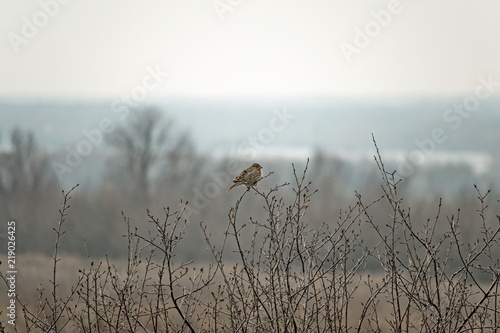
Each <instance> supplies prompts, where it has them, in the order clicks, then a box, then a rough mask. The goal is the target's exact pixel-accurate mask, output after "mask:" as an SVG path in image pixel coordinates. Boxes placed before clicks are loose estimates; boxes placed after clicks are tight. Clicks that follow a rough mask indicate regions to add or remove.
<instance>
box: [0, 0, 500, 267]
mask: <svg viewBox="0 0 500 333" xmlns="http://www.w3.org/2000/svg"><path fill="white" fill-rule="evenodd" d="M62 2H63V1H61V3H60V2H58V1H56V0H41V1H22V2H19V1H14V0H7V1H2V2H1V3H0V30H1V31H0V34H1V35H2V36H3V38H1V39H0V59H1V61H0V148H1V152H0V168H1V169H0V177H1V178H0V195H1V196H2V198H1V202H2V205H1V206H0V219H1V220H2V221H7V219H14V220H16V221H17V222H18V226H19V227H18V228H19V245H18V249H19V250H20V251H24V252H28V251H42V252H47V253H50V250H51V248H52V243H53V242H52V236H53V235H52V234H53V232H52V230H51V228H52V227H53V225H54V223H56V222H57V208H58V205H59V202H60V189H61V188H62V189H68V188H70V187H71V186H73V185H75V184H77V183H80V184H81V186H80V188H79V189H78V190H77V191H76V192H75V196H74V199H73V200H74V202H73V205H72V206H73V207H72V212H71V223H69V224H68V228H69V229H70V230H68V235H70V236H67V238H66V240H67V241H66V244H64V247H63V248H64V249H65V250H66V251H69V252H73V253H78V254H83V253H84V252H85V250H84V246H83V239H85V241H86V242H87V250H86V251H89V252H90V254H92V255H96V256H102V255H104V254H111V255H116V256H119V255H120V253H122V252H121V251H122V249H123V240H122V239H120V237H119V235H120V234H122V233H124V224H123V219H122V217H121V211H124V213H125V214H126V215H128V216H131V217H132V220H133V223H135V224H137V225H139V226H141V227H145V226H147V223H146V220H147V218H145V214H144V212H145V209H146V208H151V209H152V210H154V211H155V212H157V213H158V214H161V207H163V206H172V207H177V205H178V204H179V202H180V200H181V199H183V200H184V201H186V200H189V202H190V203H191V204H190V209H191V214H190V217H189V218H190V221H194V222H196V223H192V224H191V225H192V228H193V231H192V233H191V234H190V235H191V236H190V237H192V241H197V242H199V241H201V242H203V239H202V235H201V233H200V232H199V230H198V229H199V228H198V227H197V223H198V222H199V221H204V222H206V223H207V224H208V225H210V226H212V227H213V230H214V231H213V233H214V235H220V234H221V232H222V231H223V230H224V228H225V225H226V220H227V212H228V209H229V207H230V206H231V205H232V204H233V203H234V201H235V200H236V198H237V197H238V195H239V194H240V193H241V191H243V189H237V190H235V191H234V192H231V193H229V194H228V193H226V191H225V188H226V187H228V186H229V184H230V179H232V177H234V176H235V175H236V174H237V173H238V172H239V171H241V170H242V169H243V168H245V167H247V166H248V165H249V164H250V163H252V162H253V161H258V162H259V163H261V164H262V165H263V166H264V171H265V172H266V173H267V172H270V171H274V172H275V174H273V175H272V176H271V177H269V178H268V179H266V180H265V181H263V182H262V185H261V186H262V187H263V188H266V187H269V186H272V185H275V184H277V183H279V182H285V181H288V182H289V181H291V180H292V179H293V178H292V177H291V165H290V162H295V163H296V165H297V166H299V168H301V167H303V166H304V165H305V161H306V159H307V158H310V161H311V162H310V169H309V178H310V180H311V181H312V182H313V184H315V187H316V188H318V189H319V192H318V194H317V198H318V199H317V200H316V202H314V206H313V207H312V208H311V209H312V211H313V213H312V216H311V219H312V221H313V222H315V223H316V222H317V223H319V222H321V221H325V220H330V219H336V218H337V216H338V211H339V210H340V209H341V208H342V207H346V205H348V204H349V203H351V201H352V200H353V199H354V191H355V190H357V191H359V192H361V193H366V195H367V196H368V197H373V198H376V197H377V196H378V195H379V194H380V193H381V190H380V181H379V176H378V174H377V169H376V164H375V163H374V161H373V155H374V152H375V151H374V146H373V142H372V134H373V135H374V136H375V138H376V139H377V143H378V146H379V148H380V150H381V152H382V156H383V157H384V158H385V159H386V162H387V164H388V166H389V168H390V169H391V170H396V171H397V172H398V173H397V174H398V176H399V177H400V178H402V179H403V182H402V185H401V186H402V187H403V188H402V190H403V194H405V195H407V196H408V203H409V204H410V203H411V204H414V205H415V206H417V207H420V209H417V216H416V219H418V218H422V220H425V219H426V218H429V217H430V216H433V214H435V210H436V207H437V203H438V199H439V197H442V196H443V197H445V204H446V209H448V211H449V212H450V213H451V212H452V211H455V210H456V209H457V207H462V208H470V212H471V213H470V214H471V215H472V214H474V209H475V206H474V205H475V197H476V196H477V193H475V192H474V191H475V190H474V188H473V184H477V185H478V186H479V187H480V189H481V190H482V191H484V192H486V190H488V189H490V188H491V189H492V190H493V193H494V194H495V195H496V193H498V191H497V188H498V185H499V180H498V179H499V172H498V167H499V165H500V159H499V156H500V155H499V153H500V143H499V142H500V131H498V128H499V125H500V60H499V59H500V43H499V42H498V36H499V35H500V21H499V20H498V13H500V3H499V2H497V1H493V0H491V1H481V2H480V3H477V2H472V1H439V2H429V1H416V0H414V1H405V0H402V1H356V2H347V1H320V0H315V1H309V2H304V1H286V2H282V1H245V0H241V1H234V0H233V1H228V0H221V1H189V2H186V1H183V2H181V1H164V0H163V1H148V2H147V3H140V2H136V1H113V0H111V1H106V2H101V1H84V2H81V1H67V3H62ZM346 50H348V51H346ZM346 52H347V53H346ZM283 115H287V117H288V118H287V117H285V118H283ZM103 123H104V124H105V126H104V128H105V129H107V130H103V127H102V126H103V125H102V124H103ZM85 133H87V135H86V134H85ZM89 133H91V134H89ZM99 133H101V134H102V136H100V134H99ZM88 135H90V138H89V136H88ZM92 135H93V136H92ZM92 140H94V141H93V142H92ZM78 149H80V155H81V156H80V159H78V158H76V159H73V160H72V159H71V157H68V154H70V155H71V154H73V153H71V152H74V151H77V152H78ZM85 149H87V150H85ZM72 156H73V155H72ZM68 158H69V161H70V162H73V164H72V165H71V166H69V163H68ZM73 158H74V156H73ZM231 162H232V165H230V163H231ZM61 167H63V168H64V167H66V168H67V169H64V170H65V171H62V170H63V169H61ZM214 184H215V185H214ZM236 192H238V193H236ZM200 193H201V194H200ZM495 198H496V197H495ZM495 203H496V200H493V203H492V205H494V204H495ZM496 204H497V203H496ZM248 205H249V206H247V207H246V209H247V212H248V214H250V213H253V214H255V215H259V212H255V208H252V207H260V206H261V203H259V202H251V201H249V204H248ZM252 205H253V206H252ZM495 207H496V206H495ZM380 216H381V218H382V219H383V216H386V214H385V215H384V213H383V211H381V212H380ZM466 217H467V216H466ZM3 225H4V226H6V224H3ZM470 228H471V230H473V229H474V227H473V226H471V227H470ZM219 229H220V230H219ZM70 231H71V232H70ZM189 250H190V251H191V252H189ZM186 256H187V257H190V258H191V257H196V256H201V255H200V253H199V252H197V251H196V250H195V249H193V248H191V249H186Z"/></svg>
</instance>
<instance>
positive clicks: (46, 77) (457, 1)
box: [0, 0, 500, 98]
mask: <svg viewBox="0 0 500 333" xmlns="http://www.w3.org/2000/svg"><path fill="white" fill-rule="evenodd" d="M216 6H217V8H216ZM388 13H389V16H390V17H389V16H388V15H387V14H388ZM499 18H500V1H496V0H482V1H471V0H440V1H424V0H400V1H395V0H389V1H378V0H374V1H366V0H359V1H346V0H311V1H303V0H287V1H275V0H251V1H250V0H215V1H214V0H190V1H186V0H178V1H172V0H151V1H142V2H140V1H130V0H108V1H102V0H85V1H76V0H72V1H70V0H64V1H63V0H40V1H31V0H30V1H28V0H24V1H18V0H2V1H1V2H0V34H1V35H2V38H0V59H1V61H0V97H11V96H17V97H23V96H30V97H56V98H57V97H65V98H89V97H90V98H93V97H108V98H115V97H116V96H119V95H121V94H127V93H131V92H132V91H133V89H134V88H137V87H141V86H142V87H143V88H144V87H146V88H147V89H146V90H144V89H143V90H142V91H143V92H144V91H146V93H147V95H148V97H163V96H169V95H182V96H193V97H196V96H215V97H226V96H237V95H247V96H248V95H285V96H287V95H295V96H296V95H332V96H346V95H349V96H352V95H361V96H363V95H414V94H430V95H436V94H464V93H465V94H467V93H471V92H473V89H474V87H475V86H476V85H477V78H478V77H479V76H487V75H492V76H493V78H494V79H495V80H496V81H500V39H499V36H500V19H499ZM359 31H364V32H363V34H367V35H366V36H364V35H360V33H359ZM346 50H348V52H347V51H346ZM346 52H347V53H346ZM155 70H156V71H160V72H162V73H163V72H168V73H169V76H168V77H164V76H163V74H161V76H160V80H159V81H155V80H154V78H153V77H151V75H152V74H151V71H153V72H154V71H155ZM148 75H149V76H148ZM157 83H158V84H157ZM499 90H500V89H499ZM497 91H498V90H497ZM135 92H136V93H140V89H139V90H137V89H136V91H135Z"/></svg>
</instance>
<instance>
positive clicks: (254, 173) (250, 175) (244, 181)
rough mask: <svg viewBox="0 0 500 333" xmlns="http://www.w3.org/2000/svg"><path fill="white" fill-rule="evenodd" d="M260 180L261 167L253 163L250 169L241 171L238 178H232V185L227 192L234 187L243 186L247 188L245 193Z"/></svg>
mask: <svg viewBox="0 0 500 333" xmlns="http://www.w3.org/2000/svg"><path fill="white" fill-rule="evenodd" d="M261 178H262V167H261V166H260V165H259V163H254V164H252V165H251V166H250V167H248V168H246V169H245V170H243V171H242V172H241V173H240V174H239V176H238V177H236V178H234V180H233V183H234V184H233V185H232V186H231V187H230V188H228V189H227V190H228V191H231V190H232V189H233V188H234V187H236V186H238V185H245V186H246V187H247V191H249V190H250V187H252V186H254V185H255V184H257V182H258V181H259V180H260V179H261Z"/></svg>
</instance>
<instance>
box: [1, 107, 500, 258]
mask: <svg viewBox="0 0 500 333" xmlns="http://www.w3.org/2000/svg"><path fill="white" fill-rule="evenodd" d="M126 120H127V121H126V122H125V123H124V124H123V125H121V126H116V127H114V128H113V129H112V130H109V131H102V138H98V137H97V136H96V137H95V138H94V139H95V141H94V143H93V144H94V146H93V150H92V153H91V154H90V153H89V154H88V155H85V154H81V156H80V157H81V159H82V160H81V161H78V160H77V159H76V160H74V161H73V162H74V163H75V164H74V165H73V166H72V172H73V173H74V174H78V173H82V174H87V175H91V176H92V177H93V180H94V181H95V180H98V181H97V185H93V186H88V184H86V181H87V180H88V178H85V179H81V181H78V180H77V181H76V182H78V183H81V184H80V186H79V187H78V189H77V190H75V191H74V192H73V194H72V196H73V199H72V207H71V210H72V214H71V216H70V217H69V218H68V221H67V223H66V224H65V228H66V230H65V232H66V234H65V236H64V237H63V238H62V239H61V251H63V252H67V253H72V254H78V255H90V256H93V257H94V256H96V257H102V256H104V255H108V256H111V257H120V256H123V255H124V253H126V251H124V249H126V246H127V242H126V238H124V237H120V236H121V235H126V234H127V224H126V223H125V219H124V217H123V215H125V216H127V217H128V218H129V219H130V225H131V226H132V227H133V228H138V230H140V231H141V232H148V231H150V228H153V227H152V224H151V223H147V220H145V216H147V215H146V210H149V211H150V212H152V213H153V214H155V215H160V214H161V213H162V211H163V208H164V207H167V206H170V207H175V206H178V205H180V204H181V202H182V203H183V204H186V210H185V212H184V215H183V216H184V218H187V219H188V221H189V223H188V224H187V226H186V228H187V232H186V234H185V236H184V238H185V241H184V242H183V244H182V246H181V247H180V248H179V251H178V255H179V256H183V257H184V259H191V258H197V259H203V258H205V257H206V258H209V257H210V254H209V253H208V252H206V251H204V250H203V249H204V247H203V248H202V249H200V248H199V247H198V246H193V244H204V239H205V238H204V235H203V232H202V230H201V229H200V226H199V223H200V222H203V223H204V224H205V225H207V226H210V230H211V232H212V234H213V236H214V237H215V241H216V239H217V237H220V241H222V234H223V233H224V231H225V230H226V227H227V225H228V211H229V209H230V207H231V206H232V205H234V202H235V200H236V199H237V197H238V196H239V194H240V193H239V191H243V189H236V190H235V191H233V192H230V193H227V191H226V188H227V187H228V186H229V185H230V183H231V180H232V178H233V177H234V176H235V175H236V174H237V173H238V172H239V171H238V170H242V169H244V168H246V167H247V166H248V165H249V164H251V163H252V162H255V161H250V160H245V159H241V160H234V158H230V159H220V158H215V157H213V156H211V155H210V152H207V153H205V152H200V151H197V149H196V147H195V146H194V144H193V142H192V141H191V139H190V136H189V133H188V132H186V131H183V130H180V129H178V128H177V126H176V124H175V121H174V120H173V119H170V118H166V117H165V116H163V113H161V112H159V111H158V110H156V109H153V108H149V109H145V110H138V111H134V112H131V114H130V115H129V116H128V117H127V119H126ZM89 135H92V133H90V134H89ZM87 140H89V141H91V140H92V137H89V138H87ZM82 142H83V141H82ZM8 146H9V148H8V149H6V150H4V151H2V152H0V220H1V221H8V220H15V221H16V225H17V228H18V230H17V239H18V244H17V249H18V251H19V252H20V253H26V252H42V253H45V254H51V253H52V251H53V238H54V231H53V228H54V226H55V225H56V224H57V220H58V214H59V212H58V210H57V207H58V206H59V205H60V198H61V195H60V194H61V189H62V188H61V183H60V177H59V176H60V175H61V174H60V173H59V174H58V170H59V171H61V170H62V169H60V168H61V165H58V164H57V163H60V164H63V162H65V158H66V156H67V154H68V152H70V151H72V150H74V151H76V153H79V152H80V153H82V152H83V153H85V145H84V144H81V146H80V150H79V151H78V150H77V148H78V146H75V147H70V149H67V148H66V149H62V152H49V151H47V150H46V149H43V148H41V147H38V146H37V144H36V139H35V138H34V136H33V135H32V134H31V133H29V132H26V131H24V130H23V129H21V128H16V129H13V130H12V131H11V132H10V138H9V142H8ZM62 146H64V147H69V146H67V145H65V144H64V143H62ZM87 148H88V147H87ZM87 151H88V150H87ZM99 153H103V154H104V158H103V159H102V160H103V163H101V164H99V163H89V161H94V160H96V157H95V156H93V155H94V154H99ZM259 162H260V163H261V164H262V165H263V166H264V171H265V174H267V173H270V172H272V174H271V175H269V177H267V178H266V179H264V180H263V181H261V182H260V183H259V188H262V189H265V188H270V187H272V186H275V185H277V184H283V183H287V182H292V180H293V170H292V169H291V167H290V161H283V160H265V161H260V160H259ZM305 162H306V161H295V165H296V166H297V167H298V168H300V167H302V166H304V165H305ZM58 168H59V169H58ZM387 169H388V170H391V166H390V165H388V166H387ZM83 170H85V172H82V171H83ZM471 174H472V173H471V170H469V169H466V168H460V167H454V168H450V165H443V166H442V167H440V168H435V169H434V170H432V172H429V170H428V169H424V168H421V169H418V170H417V171H416V172H415V174H414V175H413V176H412V177H408V178H407V179H405V180H404V181H402V182H400V183H399V184H398V189H399V191H400V193H401V196H402V197H404V198H405V200H406V202H405V204H408V206H411V207H412V212H411V214H412V218H413V219H414V221H418V222H416V224H415V225H417V226H418V225H419V224H418V223H420V224H422V225H423V224H424V223H425V221H427V220H428V219H432V218H433V216H435V215H436V214H437V211H438V209H440V210H441V216H448V217H451V216H452V215H453V216H456V215H457V214H458V209H459V208H460V216H461V220H462V226H461V227H462V229H461V230H462V232H463V233H464V234H465V235H467V236H470V239H475V237H477V236H478V235H479V236H480V233H481V229H480V228H478V227H477V225H474V222H473V221H475V220H476V217H477V214H478V212H477V210H478V209H480V207H478V201H477V196H478V191H479V192H480V193H486V192H487V191H488V190H489V189H490V188H478V189H477V190H476V189H474V186H473V184H474V178H472V177H471V176H470V175H471ZM72 177H74V176H72ZM443 179H446V180H445V182H453V184H454V186H455V187H456V188H459V189H460V190H459V191H458V192H456V193H455V194H454V195H452V196H446V197H445V198H444V199H443V201H442V203H441V204H440V203H439V202H440V200H439V199H440V197H441V196H443V193H442V191H441V189H440V188H439V186H436V185H435V184H437V183H439V181H443ZM307 181H311V182H312V186H313V187H314V188H315V189H317V190H318V192H317V193H315V195H314V196H313V197H312V198H311V201H310V207H309V219H310V222H309V223H310V225H311V226H320V225H321V224H322V223H325V222H326V223H328V222H329V221H332V222H333V221H336V220H338V219H339V218H340V216H342V214H343V213H342V212H343V210H345V209H346V207H349V206H352V205H354V204H355V203H356V202H357V201H358V199H357V197H356V193H358V194H361V195H362V196H363V197H364V198H366V200H375V199H376V198H378V197H380V196H382V195H384V193H383V191H382V188H381V185H382V183H383V182H382V180H381V179H380V176H379V170H378V169H377V165H376V163H375V162H373V163H364V162H362V163H359V164H356V163H355V162H348V161H344V160H341V159H339V158H335V157H332V156H328V155H326V154H323V153H321V152H317V153H316V154H315V155H314V156H311V157H310V165H309V171H308V174H307ZM424 181H427V183H428V186H423V184H422V182H424ZM76 182H75V183H76ZM492 190H493V193H491V195H489V196H488V197H486V198H485V202H484V204H485V205H490V206H493V207H495V208H498V202H497V200H496V198H497V197H498V196H497V195H496V192H495V189H494V188H493V189H492ZM290 195H293V194H292V193H290ZM248 200H249V201H248V202H247V203H246V204H245V205H242V206H241V207H240V216H243V217H244V218H246V219H250V217H252V218H254V219H259V218H261V217H262V216H264V215H265V211H263V210H261V209H260V208H262V207H261V203H259V201H258V200H257V199H254V198H253V196H250V199H248ZM388 208H390V207H387V205H384V204H382V203H381V204H380V205H376V206H375V207H374V208H373V209H372V210H370V212H371V214H372V216H373V217H374V218H376V219H378V220H380V221H384V220H386V219H389V218H390V217H389V214H388V211H387V209H388ZM122 212H123V215H122ZM488 214H489V215H487V216H485V220H486V221H487V222H488V223H495V219H496V217H495V213H494V210H492V211H491V213H488ZM4 226H6V223H4ZM442 227H443V230H444V229H445V227H446V226H444V225H443V226H442ZM437 228H438V229H439V228H440V226H439V225H438V226H437ZM437 231H438V232H439V230H437ZM365 235H369V233H366V234H365ZM250 236H251V235H248V237H250ZM375 239H376V238H374V240H373V241H375ZM0 241H1V239H0ZM365 241H366V242H367V243H369V242H370V241H372V240H370V239H366V240H365ZM200 246H201V245H200Z"/></svg>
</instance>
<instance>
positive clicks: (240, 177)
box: [233, 169, 248, 183]
mask: <svg viewBox="0 0 500 333" xmlns="http://www.w3.org/2000/svg"><path fill="white" fill-rule="evenodd" d="M247 173H248V170H247V169H245V170H243V171H242V172H241V173H240V174H239V175H238V176H237V177H236V178H234V180H233V182H234V183H236V182H237V181H240V180H243V179H245V177H246V175H247Z"/></svg>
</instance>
